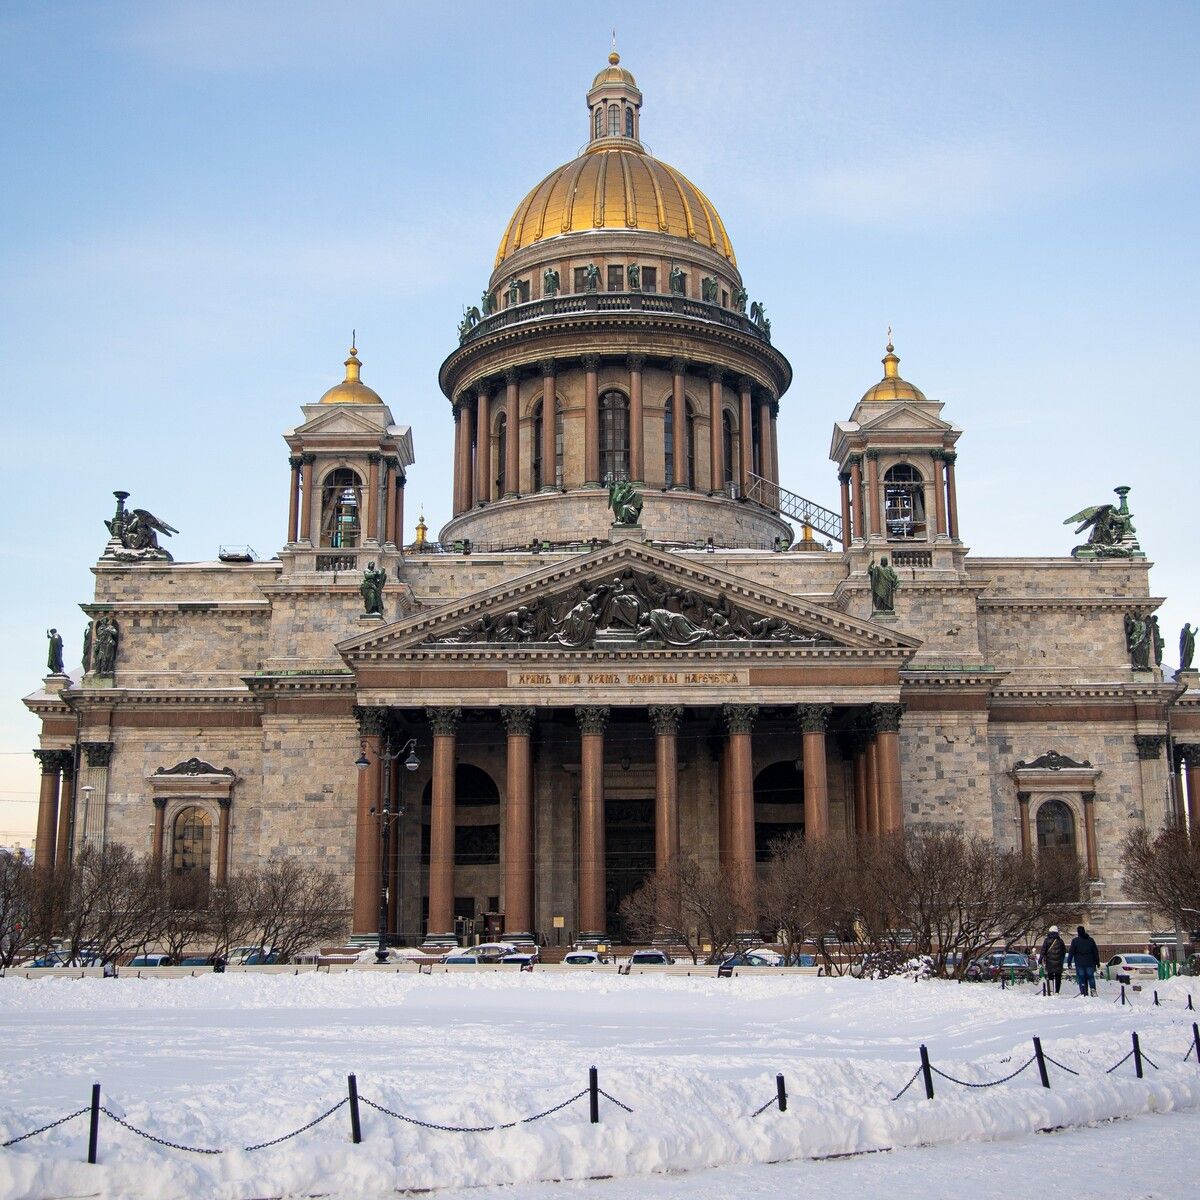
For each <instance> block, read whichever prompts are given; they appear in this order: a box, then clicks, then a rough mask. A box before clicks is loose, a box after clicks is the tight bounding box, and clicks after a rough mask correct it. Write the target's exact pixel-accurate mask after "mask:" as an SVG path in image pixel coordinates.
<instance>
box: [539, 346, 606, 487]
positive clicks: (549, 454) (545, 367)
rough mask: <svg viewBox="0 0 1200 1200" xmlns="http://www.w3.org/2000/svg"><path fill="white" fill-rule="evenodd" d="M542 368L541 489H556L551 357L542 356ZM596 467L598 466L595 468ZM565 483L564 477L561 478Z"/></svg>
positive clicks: (554, 383) (553, 367)
mask: <svg viewBox="0 0 1200 1200" xmlns="http://www.w3.org/2000/svg"><path fill="white" fill-rule="evenodd" d="M541 368H542V489H541V490H542V491H543V492H546V491H551V492H553V491H557V490H558V481H557V479H556V478H555V465H554V460H555V459H556V458H557V457H558V456H557V454H556V453H555V450H556V445H555V443H556V440H557V438H556V428H555V427H556V425H557V423H558V421H557V407H558V405H557V399H556V396H555V391H556V385H557V378H556V376H555V363H554V359H552V358H543V359H542V361H541ZM597 469H598V468H597ZM563 483H564V484H565V483H566V479H564V480H563Z"/></svg>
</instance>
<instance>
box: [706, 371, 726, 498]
mask: <svg viewBox="0 0 1200 1200" xmlns="http://www.w3.org/2000/svg"><path fill="white" fill-rule="evenodd" d="M724 379H725V372H724V371H723V370H721V368H720V367H709V368H708V420H709V434H708V487H709V490H710V491H712V492H721V491H724V490H725V409H724V405H723V404H722V403H721V400H722V397H723V396H724Z"/></svg>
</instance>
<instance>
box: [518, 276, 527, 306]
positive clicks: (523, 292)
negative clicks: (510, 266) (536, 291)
mask: <svg viewBox="0 0 1200 1200" xmlns="http://www.w3.org/2000/svg"><path fill="white" fill-rule="evenodd" d="M517 291H518V293H519V294H520V297H521V303H522V304H528V303H529V280H528V279H522V280H519V281H518V283H517Z"/></svg>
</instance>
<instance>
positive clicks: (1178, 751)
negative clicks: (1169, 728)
mask: <svg viewBox="0 0 1200 1200" xmlns="http://www.w3.org/2000/svg"><path fill="white" fill-rule="evenodd" d="M1175 757H1176V758H1177V759H1179V761H1180V762H1181V763H1183V764H1184V765H1185V766H1189V767H1200V742H1176V743H1175Z"/></svg>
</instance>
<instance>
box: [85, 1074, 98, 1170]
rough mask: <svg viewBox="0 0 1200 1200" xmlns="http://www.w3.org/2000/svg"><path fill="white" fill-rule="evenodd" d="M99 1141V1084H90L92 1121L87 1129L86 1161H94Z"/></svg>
mask: <svg viewBox="0 0 1200 1200" xmlns="http://www.w3.org/2000/svg"><path fill="white" fill-rule="evenodd" d="M99 1141H100V1085H99V1084H98V1083H93V1084H92V1123H91V1127H90V1128H89V1129H88V1162H90V1163H95V1161H96V1150H97V1144H98V1143H99Z"/></svg>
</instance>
